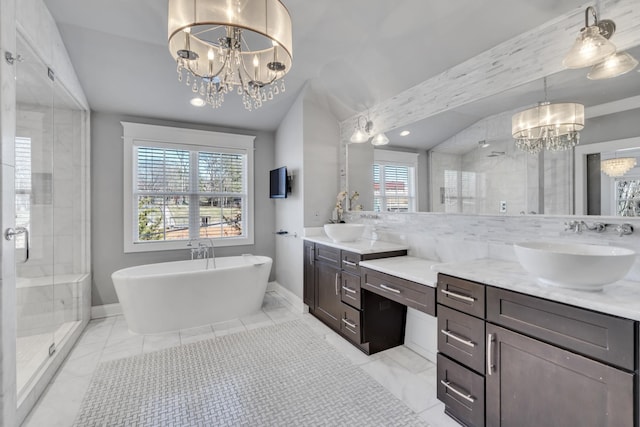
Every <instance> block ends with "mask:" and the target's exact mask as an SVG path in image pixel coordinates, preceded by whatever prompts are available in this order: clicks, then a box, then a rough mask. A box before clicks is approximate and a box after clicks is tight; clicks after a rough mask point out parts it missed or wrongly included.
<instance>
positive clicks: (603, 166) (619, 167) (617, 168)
mask: <svg viewBox="0 0 640 427" xmlns="http://www.w3.org/2000/svg"><path fill="white" fill-rule="evenodd" d="M635 166H636V159H635V157H618V158H615V159H607V160H602V161H601V162H600V170H601V171H602V172H603V173H605V174H607V175H608V176H610V177H612V178H613V177H619V176H623V175H624V174H625V173H627V172H629V171H630V170H631V169H633V168H634V167H635Z"/></svg>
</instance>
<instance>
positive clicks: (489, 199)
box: [430, 108, 573, 215]
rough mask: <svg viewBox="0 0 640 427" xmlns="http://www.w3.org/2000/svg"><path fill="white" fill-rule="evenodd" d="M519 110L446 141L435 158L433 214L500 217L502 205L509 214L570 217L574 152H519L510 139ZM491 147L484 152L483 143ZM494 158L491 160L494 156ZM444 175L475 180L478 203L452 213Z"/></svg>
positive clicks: (508, 112)
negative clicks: (448, 172)
mask: <svg viewBox="0 0 640 427" xmlns="http://www.w3.org/2000/svg"><path fill="white" fill-rule="evenodd" d="M520 110H522V108H519V109H517V110H512V111H505V112H503V113H500V114H496V115H493V116H490V117H486V118H484V119H482V120H479V121H478V122H476V123H474V124H473V125H471V126H469V127H467V128H466V129H464V130H463V131H461V132H459V133H457V134H456V135H454V136H452V137H451V138H449V139H447V140H446V141H443V142H442V143H441V144H440V145H439V146H437V147H435V148H434V151H433V152H432V153H431V156H432V157H431V178H432V182H433V184H432V185H431V192H430V194H431V209H430V211H432V212H450V213H465V214H476V213H479V214H498V213H500V203H501V202H502V201H505V202H507V213H511V214H518V213H520V212H526V213H532V212H533V213H545V214H547V215H555V214H563V213H566V212H571V211H572V209H571V208H572V207H571V205H570V200H571V194H568V193H567V192H568V191H569V189H570V188H571V184H572V178H571V177H572V175H573V167H572V163H571V156H572V153H571V152H570V151H560V152H552V151H544V152H543V154H542V156H543V158H542V159H539V156H537V155H530V154H527V153H525V152H523V151H520V150H519V149H517V148H516V147H515V144H514V143H513V138H512V137H511V117H512V116H513V114H514V113H516V112H517V111H520ZM482 140H485V141H487V142H488V143H489V144H490V145H489V146H488V147H486V148H482V147H480V145H479V144H478V141H482ZM492 152H493V153H496V154H495V155H492V156H490V155H491V154H492ZM539 162H541V164H544V169H543V170H544V172H543V173H544V176H543V181H542V182H554V183H557V185H554V186H546V187H545V189H544V196H543V197H544V199H543V200H542V202H543V204H540V201H541V200H540V197H541V191H540V184H541V180H540V173H541V172H540V170H539V166H538V165H539ZM445 170H453V171H458V172H459V173H460V172H463V173H465V174H471V175H473V176H474V178H475V180H476V186H475V190H476V193H475V200H473V201H470V200H469V203H466V204H463V206H462V208H461V209H454V210H452V209H450V208H449V209H447V206H446V204H445V203H443V200H442V198H441V194H440V193H441V188H443V187H444V186H445V182H444V173H445Z"/></svg>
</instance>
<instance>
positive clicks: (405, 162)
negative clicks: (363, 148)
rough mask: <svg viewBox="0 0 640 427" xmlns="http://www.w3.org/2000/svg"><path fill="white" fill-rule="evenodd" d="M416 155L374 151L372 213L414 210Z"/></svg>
mask: <svg viewBox="0 0 640 427" xmlns="http://www.w3.org/2000/svg"><path fill="white" fill-rule="evenodd" d="M417 156H418V154H416V153H404V152H398V151H389V150H374V154H373V158H374V161H373V210H374V211H376V212H415V211H416V205H417V200H416V193H417V189H416V169H417V163H418V158H417Z"/></svg>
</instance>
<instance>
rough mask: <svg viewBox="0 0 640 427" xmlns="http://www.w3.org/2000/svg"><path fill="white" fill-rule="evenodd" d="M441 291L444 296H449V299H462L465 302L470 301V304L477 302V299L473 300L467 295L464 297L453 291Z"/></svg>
mask: <svg viewBox="0 0 640 427" xmlns="http://www.w3.org/2000/svg"><path fill="white" fill-rule="evenodd" d="M440 291H441V292H442V293H443V294H445V295H446V296H449V297H452V298H458V299H461V300H463V301H468V302H475V301H476V299H475V298H473V297H468V296H466V295H462V294H459V293H457V292H451V291H448V290H446V289H441V290H440Z"/></svg>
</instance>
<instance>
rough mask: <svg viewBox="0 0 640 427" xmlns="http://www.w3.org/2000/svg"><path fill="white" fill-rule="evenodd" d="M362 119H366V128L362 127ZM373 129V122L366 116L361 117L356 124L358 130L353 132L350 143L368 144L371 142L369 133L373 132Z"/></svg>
mask: <svg viewBox="0 0 640 427" xmlns="http://www.w3.org/2000/svg"><path fill="white" fill-rule="evenodd" d="M360 119H364V126H363V125H361V122H360ZM372 129H373V122H372V121H371V120H369V119H367V118H365V117H364V116H359V117H358V123H356V128H355V129H354V130H353V134H352V135H351V139H350V141H351V142H354V143H356V144H362V143H363V142H367V141H368V140H369V132H371V130H372Z"/></svg>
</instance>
